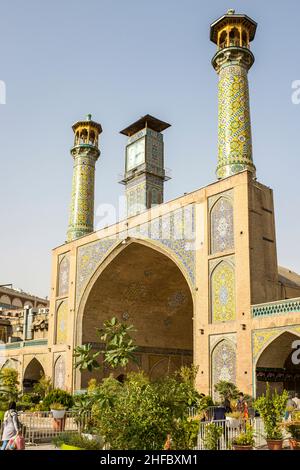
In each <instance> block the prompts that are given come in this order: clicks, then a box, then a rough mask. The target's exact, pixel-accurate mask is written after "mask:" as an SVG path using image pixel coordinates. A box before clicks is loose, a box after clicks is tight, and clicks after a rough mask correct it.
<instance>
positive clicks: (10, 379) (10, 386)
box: [0, 367, 19, 400]
mask: <svg viewBox="0 0 300 470" xmlns="http://www.w3.org/2000/svg"><path fill="white" fill-rule="evenodd" d="M18 386H19V381H18V371H16V370H15V369H13V368H10V367H5V368H3V369H2V370H1V372H0V393H1V394H3V395H4V397H6V399H8V400H17V398H18V395H19V389H18Z"/></svg>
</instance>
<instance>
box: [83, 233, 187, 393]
mask: <svg viewBox="0 0 300 470" xmlns="http://www.w3.org/2000/svg"><path fill="white" fill-rule="evenodd" d="M186 276H187V275H186V274H185V272H184V270H183V267H182V266H179V262H178V260H176V259H173V257H172V255H171V254H170V253H168V252H167V253H166V251H165V250H164V249H163V248H160V247H159V246H158V245H156V244H155V243H154V242H149V240H139V239H135V238H130V239H126V240H123V242H121V243H120V244H118V245H117V246H114V247H113V248H112V250H111V251H110V253H109V254H108V256H107V257H106V258H105V259H104V261H103V262H102V263H101V264H100V265H99V266H98V268H97V269H96V271H95V272H94V274H93V275H92V277H91V278H90V280H89V282H88V284H87V286H86V288H85V290H84V293H83V296H82V298H81V300H80V303H79V306H78V311H77V318H76V344H84V343H87V342H91V343H92V344H93V348H94V349H95V350H97V348H98V349H99V347H100V343H99V338H98V337H97V334H96V328H100V327H101V325H102V323H103V321H104V320H106V319H108V318H111V317H113V316H116V317H117V318H118V319H120V320H121V321H124V318H125V321H128V322H129V324H133V325H134V328H135V332H134V334H133V336H134V340H135V341H136V344H137V346H138V348H141V349H139V350H138V352H139V353H141V354H142V355H143V361H142V364H143V368H144V370H145V371H146V372H149V371H150V369H151V366H150V362H151V361H152V360H153V357H156V356H157V355H160V356H165V357H166V356H169V355H170V356H172V357H173V356H174V358H178V357H180V358H181V357H186V358H191V360H192V350H193V321H192V317H193V310H194V298H193V290H192V288H191V286H190V285H189V281H188V278H187V277H186ZM174 360H175V359H174ZM152 364H153V362H152ZM176 364H177V362H176ZM85 381H86V377H83V376H81V377H80V374H79V373H77V374H76V387H77V388H82V387H84V386H85Z"/></svg>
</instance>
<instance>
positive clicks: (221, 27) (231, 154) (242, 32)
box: [210, 10, 257, 179]
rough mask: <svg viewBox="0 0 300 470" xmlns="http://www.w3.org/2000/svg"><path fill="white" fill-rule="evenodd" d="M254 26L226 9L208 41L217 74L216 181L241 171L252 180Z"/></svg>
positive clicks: (246, 17) (211, 31)
mask: <svg viewBox="0 0 300 470" xmlns="http://www.w3.org/2000/svg"><path fill="white" fill-rule="evenodd" d="M256 26H257V24H256V23H255V21H253V20H252V19H251V18H249V17H248V16H246V15H237V14H235V11H234V10H228V12H227V13H226V15H224V16H222V17H221V18H219V19H218V20H217V21H215V22H214V23H213V24H212V25H211V27H210V39H211V41H212V42H214V43H215V44H217V46H218V51H217V53H216V54H215V55H214V57H213V59H212V65H213V67H214V69H215V70H216V72H217V73H218V75H219V124H218V166H217V171H216V174H217V177H218V178H219V179H221V178H226V177H227V176H231V175H234V174H235V173H238V172H239V171H243V170H249V171H251V172H252V173H253V177H255V166H254V164H253V160H252V139H251V122H250V106H249V88H248V76H247V75H248V70H249V69H250V67H251V66H252V64H253V62H254V56H253V54H252V52H251V51H250V41H252V40H253V39H254V36H255V31H256Z"/></svg>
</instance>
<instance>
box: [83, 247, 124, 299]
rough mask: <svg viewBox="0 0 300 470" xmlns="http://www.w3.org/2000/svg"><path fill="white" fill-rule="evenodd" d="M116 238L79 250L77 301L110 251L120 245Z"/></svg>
mask: <svg viewBox="0 0 300 470" xmlns="http://www.w3.org/2000/svg"><path fill="white" fill-rule="evenodd" d="M119 241H120V240H118V239H116V238H104V239H103V240H99V241H96V242H93V243H90V244H88V245H84V246H81V247H79V248H78V254H77V281H76V300H77V302H78V301H79V298H80V297H81V294H82V292H83V289H84V287H85V285H86V284H87V282H88V281H89V279H90V277H91V275H92V274H93V273H94V271H95V270H96V268H97V267H98V266H99V265H100V264H101V262H102V261H103V259H104V258H105V256H106V255H107V253H108V252H109V250H110V249H111V248H112V247H113V246H114V245H117V244H118V243H119Z"/></svg>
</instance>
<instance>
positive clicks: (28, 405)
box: [17, 401, 32, 411]
mask: <svg viewBox="0 0 300 470" xmlns="http://www.w3.org/2000/svg"><path fill="white" fill-rule="evenodd" d="M31 408H32V403H27V402H25V403H24V402H22V401H18V402H17V410H19V411H29V410H31Z"/></svg>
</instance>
